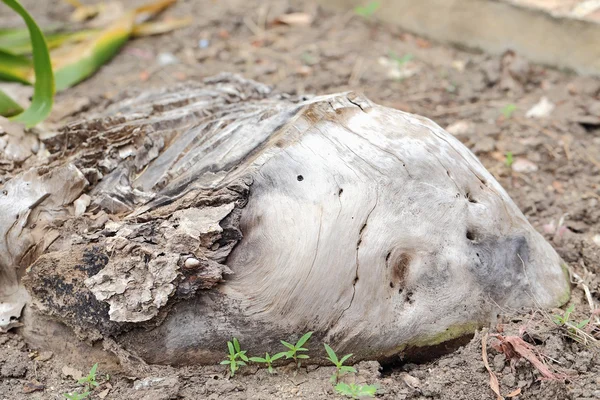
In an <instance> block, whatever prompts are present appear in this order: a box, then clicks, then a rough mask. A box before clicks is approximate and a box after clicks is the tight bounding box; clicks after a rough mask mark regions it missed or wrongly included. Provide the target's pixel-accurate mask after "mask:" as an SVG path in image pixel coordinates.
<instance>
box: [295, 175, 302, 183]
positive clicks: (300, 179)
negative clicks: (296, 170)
mask: <svg viewBox="0 0 600 400" xmlns="http://www.w3.org/2000/svg"><path fill="white" fill-rule="evenodd" d="M296 179H298V182H302V181H303V180H304V177H303V176H302V175H298V176H297V177H296Z"/></svg>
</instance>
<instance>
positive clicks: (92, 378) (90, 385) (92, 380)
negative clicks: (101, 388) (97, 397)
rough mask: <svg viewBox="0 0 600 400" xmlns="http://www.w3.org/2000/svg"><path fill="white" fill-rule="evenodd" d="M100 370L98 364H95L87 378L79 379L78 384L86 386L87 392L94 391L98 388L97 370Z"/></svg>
mask: <svg viewBox="0 0 600 400" xmlns="http://www.w3.org/2000/svg"><path fill="white" fill-rule="evenodd" d="M97 369H98V363H96V364H94V366H93V367H92V369H90V372H89V373H88V375H87V376H85V377H83V378H81V379H78V380H77V383H79V384H80V385H85V386H86V390H87V391H88V392H89V391H92V390H94V388H96V387H98V385H99V384H98V382H96V370H97Z"/></svg>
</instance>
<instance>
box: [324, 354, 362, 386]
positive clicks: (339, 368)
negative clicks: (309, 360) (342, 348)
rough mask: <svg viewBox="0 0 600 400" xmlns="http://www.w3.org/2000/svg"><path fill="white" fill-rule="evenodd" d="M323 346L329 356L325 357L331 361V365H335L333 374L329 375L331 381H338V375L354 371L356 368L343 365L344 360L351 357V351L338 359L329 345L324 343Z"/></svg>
mask: <svg viewBox="0 0 600 400" xmlns="http://www.w3.org/2000/svg"><path fill="white" fill-rule="evenodd" d="M324 346H325V351H326V352H327V355H328V356H329V357H327V359H328V360H329V361H331V362H332V363H333V365H335V368H336V370H335V374H333V375H331V383H338V380H339V379H340V376H342V375H344V374H345V373H347V372H356V369H354V368H352V367H349V366H347V365H344V362H345V361H346V360H348V359H349V358H350V357H352V353H350V354H346V355H345V356H343V357H342V358H341V359H339V360H338V357H337V355H336V354H335V351H333V349H332V348H331V347H329V345H327V344H324Z"/></svg>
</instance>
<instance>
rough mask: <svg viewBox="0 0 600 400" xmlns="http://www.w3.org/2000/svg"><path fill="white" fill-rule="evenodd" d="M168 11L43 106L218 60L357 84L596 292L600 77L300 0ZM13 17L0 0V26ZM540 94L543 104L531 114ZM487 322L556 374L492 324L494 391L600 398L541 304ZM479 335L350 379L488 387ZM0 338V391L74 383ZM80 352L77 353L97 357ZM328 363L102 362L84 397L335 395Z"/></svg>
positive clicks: (468, 389) (456, 388)
mask: <svg viewBox="0 0 600 400" xmlns="http://www.w3.org/2000/svg"><path fill="white" fill-rule="evenodd" d="M23 3H24V5H25V6H26V7H27V8H28V9H30V10H32V12H33V14H34V16H36V17H37V18H39V20H40V21H42V22H44V21H45V22H61V21H66V20H67V19H68V14H69V7H68V5H67V4H66V3H67V2H62V1H58V0H53V1H47V2H35V1H32V0H29V1H23ZM129 3H131V4H129ZM134 3H135V4H138V3H141V2H140V1H132V2H128V4H127V5H128V6H133V5H134ZM289 12H307V13H309V14H311V15H312V16H313V17H314V19H313V21H312V23H311V25H310V26H288V25H280V24H273V23H272V21H273V20H274V19H275V17H277V16H279V15H282V14H284V13H289ZM168 13H169V14H171V15H173V16H188V15H189V16H192V17H193V20H194V22H193V24H192V25H191V26H189V27H187V28H184V29H181V30H178V31H175V32H172V33H169V34H166V35H162V36H156V37H148V38H143V39H137V40H133V41H130V42H129V43H128V44H127V45H126V46H125V48H124V49H123V51H122V52H121V53H120V54H119V55H118V56H117V57H116V58H115V59H114V60H113V61H112V62H110V63H109V64H107V65H106V66H105V67H103V68H102V70H101V71H100V72H99V73H97V74H96V75H95V76H93V77H92V78H90V79H88V80H87V81H85V82H83V83H81V84H80V85H78V86H76V87H75V88H72V89H69V90H67V91H65V92H63V93H60V94H59V95H58V98H57V102H56V109H55V111H54V113H53V116H52V119H51V122H54V123H64V122H66V121H68V120H72V119H74V118H80V117H82V116H84V115H85V111H86V110H87V109H89V108H91V107H93V106H94V104H95V103H97V102H100V101H104V100H106V99H110V98H113V97H114V96H116V95H117V94H118V93H119V92H121V91H122V89H123V88H146V87H150V86H164V85H170V84H173V83H176V82H180V81H186V80H200V79H203V78H205V77H208V76H211V75H215V74H217V73H219V72H223V71H228V72H235V73H239V74H242V75H243V76H245V77H247V78H252V79H256V80H258V81H260V82H263V83H267V84H271V85H273V86H274V87H275V89H276V90H278V91H280V92H286V93H290V94H304V93H311V94H312V93H316V94H325V93H333V92H338V91H345V90H357V91H361V92H364V93H365V94H366V95H367V96H368V97H369V98H370V99H372V100H373V101H375V102H378V103H381V104H384V105H387V106H390V107H395V108H399V109H402V110H405V111H409V112H413V113H417V114H421V115H424V116H426V117H429V118H431V119H433V120H434V121H436V122H437V123H438V124H440V125H441V126H442V127H444V128H447V129H448V130H449V131H450V132H451V133H453V134H454V135H456V136H457V137H458V138H459V139H460V140H461V141H462V142H463V143H465V144H466V145H467V146H468V147H469V148H471V149H472V150H473V151H474V152H475V153H476V154H477V156H478V157H479V158H480V159H481V161H482V162H483V164H484V165H485V166H486V167H487V168H488V170H489V171H490V172H492V173H493V174H494V175H495V176H496V178H497V179H498V180H499V182H500V183H501V184H502V185H503V186H504V188H505V189H506V190H507V191H508V192H509V194H510V195H511V197H512V198H513V199H514V201H515V202H516V203H517V205H518V206H519V207H520V208H521V210H523V211H524V213H525V214H526V216H527V217H528V219H529V220H530V221H531V223H532V225H533V226H534V227H535V228H536V229H537V230H538V231H540V232H542V233H543V234H544V236H545V237H546V238H547V239H548V240H549V241H550V242H551V243H552V244H553V245H554V247H555V248H556V249H557V251H558V252H559V254H560V256H561V257H562V258H563V259H564V261H565V262H566V263H567V265H568V267H569V269H570V270H571V271H572V272H574V273H575V274H577V277H579V278H581V279H582V280H583V281H585V284H586V285H587V287H588V288H589V292H590V296H591V298H592V299H593V300H594V301H595V302H596V304H600V157H599V155H600V79H598V78H592V77H581V76H576V75H572V74H569V73H565V72H559V71H555V70H552V69H548V68H544V67H541V66H537V65H531V64H529V63H528V62H527V61H526V60H525V59H524V58H522V57H521V56H520V55H518V54H513V53H510V52H508V53H506V54H504V55H502V56H489V55H485V54H481V53H477V52H468V51H464V50H458V49H455V48H452V47H448V46H442V45H438V44H435V43H431V42H429V41H427V40H425V39H423V38H419V37H416V36H413V35H411V34H408V33H406V32H402V31H400V30H399V29H397V28H396V27H393V26H390V25H385V24H379V23H375V22H372V21H368V20H366V19H364V18H360V17H358V16H356V15H354V14H353V13H352V12H351V11H349V12H348V13H338V14H335V13H330V12H325V11H323V10H321V9H319V8H317V7H315V6H314V5H312V4H310V3H305V2H300V1H291V2H277V1H274V0H269V1H261V0H244V1H241V0H228V1H219V2H209V3H202V4H201V5H200V4H199V3H198V2H193V1H180V2H179V3H177V4H176V5H175V6H174V7H173V8H172V9H171V10H169V11H168ZM17 21H18V20H17V19H16V18H15V17H13V16H11V15H8V13H7V14H3V15H2V17H0V26H6V25H7V24H10V25H14V24H16V23H17ZM5 23H6V24H5ZM161 54H169V57H167V58H168V59H169V60H176V61H175V62H170V63H167V64H164V63H161V61H160V60H161V59H162V60H164V59H166V57H164V56H162V57H161ZM171 55H172V56H174V58H172V57H170V56H171ZM542 97H546V98H547V99H548V101H550V102H551V103H552V104H553V105H554V106H555V107H554V109H553V111H552V112H551V113H550V114H548V115H546V116H543V117H535V118H533V117H532V118H528V117H527V116H526V114H527V112H528V110H530V109H531V108H532V107H533V106H534V105H536V104H537V103H538V102H540V100H541V99H542ZM507 154H510V156H509V162H507ZM510 158H512V162H510ZM577 277H575V276H574V277H573V280H574V282H575V281H579V280H578V278H577ZM582 288H583V286H582V285H574V288H573V293H572V300H571V302H572V304H574V305H575V310H576V311H575V312H574V314H573V316H572V319H573V320H574V321H581V320H583V319H585V318H589V315H590V313H591V311H590V306H589V304H588V301H587V299H586V297H585V295H584V292H583V290H582ZM553 312H554V313H559V312H560V313H562V311H558V310H556V311H553ZM498 329H500V330H502V331H503V333H502V334H503V335H516V336H520V337H522V338H523V339H524V340H525V341H526V342H528V343H530V344H531V345H532V346H534V348H535V349H536V352H537V357H539V359H540V360H542V361H543V362H545V363H546V364H547V365H548V366H549V368H551V369H552V370H553V371H554V372H556V373H557V374H560V375H561V376H563V377H564V379H561V380H544V379H541V378H542V377H541V375H540V373H539V371H538V370H537V369H536V368H535V367H534V366H532V364H531V363H530V362H529V361H527V360H525V359H521V360H519V361H517V362H516V363H514V362H513V363H512V364H511V363H510V362H508V361H507V360H506V358H505V355H504V354H501V353H499V352H498V351H497V350H495V349H494V348H493V347H492V344H493V342H494V340H495V339H493V338H491V337H490V339H489V340H488V347H487V350H488V357H489V362H490V368H491V370H492V371H493V372H494V373H495V374H496V375H497V377H498V380H499V386H500V391H501V393H502V394H503V395H504V396H506V395H508V394H514V395H515V397H514V398H518V399H551V398H560V399H591V398H600V367H599V365H600V358H599V353H598V350H597V349H596V348H594V347H593V346H591V345H585V344H581V343H578V342H576V341H574V340H573V338H572V337H571V336H569V335H568V333H567V331H566V330H565V329H563V328H560V327H558V326H556V325H555V324H554V323H553V322H552V321H551V317H550V316H549V315H546V314H545V313H542V312H540V311H539V310H524V311H523V310H521V311H519V312H517V311H515V310H504V316H502V317H501V318H500V320H499V321H498V324H496V325H495V326H493V327H491V330H492V331H497V330H498ZM481 335H482V334H481V333H477V334H476V335H475V337H474V338H473V339H472V340H471V341H470V342H469V343H468V344H467V345H465V346H463V347H461V348H459V349H458V350H457V351H455V352H453V353H450V354H448V355H445V356H443V357H441V358H438V359H436V360H435V361H431V362H428V363H423V364H413V363H408V362H407V361H406V360H403V359H402V358H399V359H398V360H395V361H394V362H393V363H391V364H390V365H386V366H383V367H381V366H380V365H379V364H377V363H373V362H371V363H360V364H359V365H358V366H357V369H358V373H357V374H356V375H355V376H349V377H347V379H349V381H351V380H355V381H356V382H357V383H363V382H364V383H370V384H376V385H378V387H379V390H378V398H382V399H413V398H414V399H423V398H439V399H458V398H459V399H481V398H494V396H495V395H494V393H493V392H492V389H491V388H490V384H489V381H490V376H489V373H488V371H487V370H486V368H485V366H484V363H483V361H482V349H481ZM0 344H1V345H2V347H1V348H0V378H1V380H0V399H11V400H12V399H57V398H62V393H67V392H73V391H74V390H75V389H77V388H79V387H80V385H78V384H77V383H76V381H75V379H74V378H73V371H70V370H69V369H68V368H69V367H70V366H69V365H65V364H64V363H63V362H61V359H60V355H59V354H45V353H44V352H39V353H37V352H35V351H33V349H29V348H28V347H27V346H26V345H25V343H23V341H22V340H21V339H20V337H19V336H18V333H8V334H2V335H0ZM315 345H316V344H315ZM223 354H224V357H225V344H224V353H223ZM86 361H89V364H90V365H89V366H90V367H91V365H92V364H93V363H94V360H86ZM65 367H67V369H65ZM102 371H103V369H102V365H100V366H99V372H102ZM79 372H82V373H83V374H84V375H85V373H87V371H79ZM66 373H71V374H70V375H69V376H67V375H66ZM332 373H333V368H331V367H316V366H308V367H306V368H302V369H300V371H295V370H294V369H290V367H279V368H277V374H276V375H270V374H268V373H267V372H266V371H265V370H264V369H258V368H257V367H254V366H251V367H247V368H245V369H242V370H240V372H239V373H238V374H236V376H235V377H234V378H233V379H228V378H227V372H226V368H225V367H224V366H210V367H193V368H192V367H186V368H172V367H159V366H155V367H151V368H148V369H147V371H145V374H144V376H136V377H129V376H124V375H116V376H112V377H110V380H109V381H108V382H105V381H106V378H105V377H102V378H100V379H99V381H100V382H102V384H101V386H100V387H99V388H97V389H96V390H94V392H93V395H92V398H107V399H129V398H140V399H170V398H189V399H282V398H294V399H311V400H318V399H329V398H335V397H336V395H335V393H334V391H333V389H332V386H331V384H330V383H329V377H330V376H331V374H332ZM34 389H35V390H34ZM515 393H516V394H515ZM102 396H104V397H102Z"/></svg>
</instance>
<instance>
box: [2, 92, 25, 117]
mask: <svg viewBox="0 0 600 400" xmlns="http://www.w3.org/2000/svg"><path fill="white" fill-rule="evenodd" d="M22 112H23V108H22V107H21V106H20V105H18V104H17V103H15V101H14V100H13V99H11V98H10V97H9V96H8V95H7V94H6V93H4V92H3V91H2V90H0V115H2V116H3V117H7V118H8V117H13V116H15V115H18V114H20V113H22Z"/></svg>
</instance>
